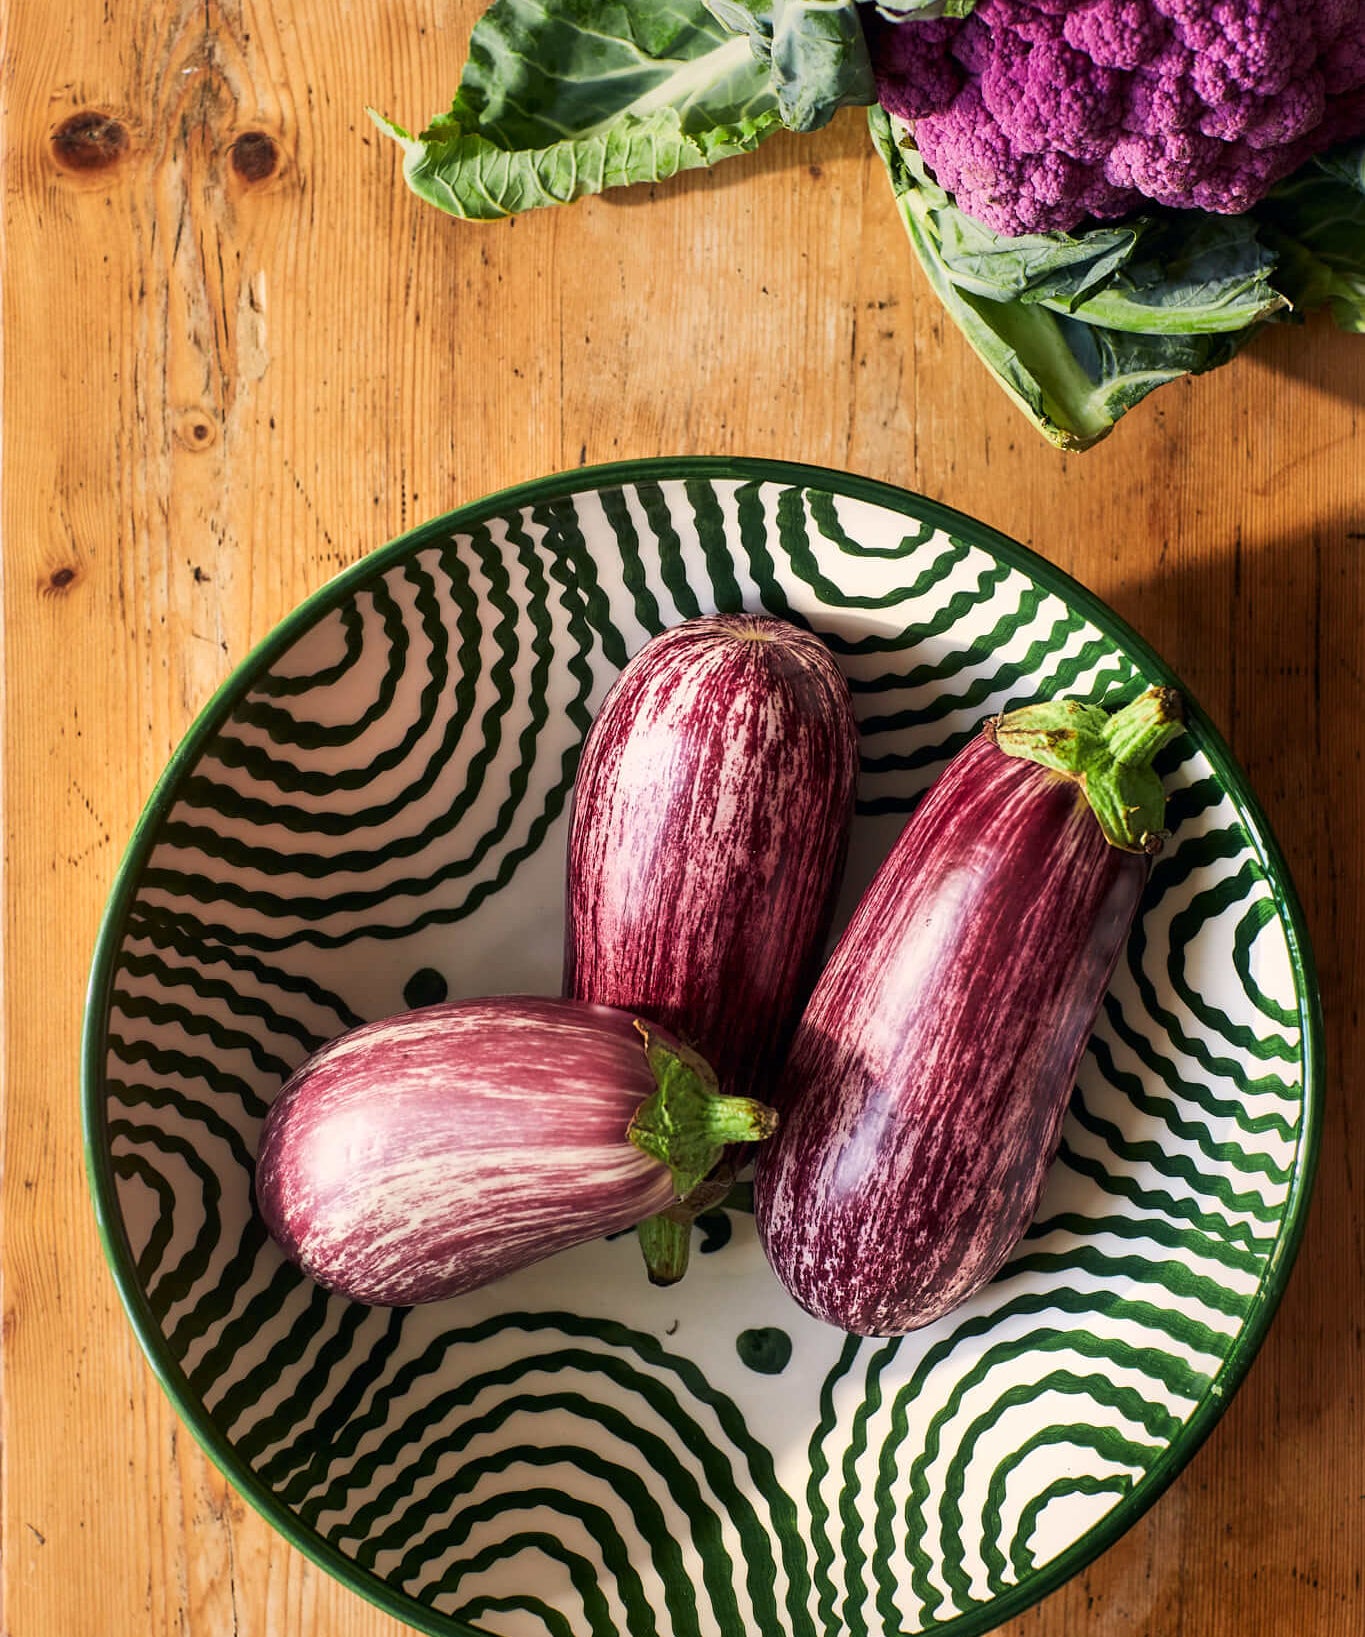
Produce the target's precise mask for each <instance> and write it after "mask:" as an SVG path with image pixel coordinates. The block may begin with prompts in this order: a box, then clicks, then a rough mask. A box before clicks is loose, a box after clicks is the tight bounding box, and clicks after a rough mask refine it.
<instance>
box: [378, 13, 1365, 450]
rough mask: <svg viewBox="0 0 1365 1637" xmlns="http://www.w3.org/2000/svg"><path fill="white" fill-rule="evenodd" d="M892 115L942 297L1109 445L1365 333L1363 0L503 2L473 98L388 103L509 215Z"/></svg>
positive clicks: (1031, 395)
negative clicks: (1303, 339)
mask: <svg viewBox="0 0 1365 1637" xmlns="http://www.w3.org/2000/svg"><path fill="white" fill-rule="evenodd" d="M850 104H861V105H864V106H869V110H870V111H869V115H868V118H869V123H870V128H871V133H872V138H873V141H874V143H875V145H876V148H877V151H878V152H879V153H880V155H881V157H882V159H883V161H884V162H885V165H886V169H887V173H888V175H889V177H890V179H891V184H892V189H893V193H894V196H895V200H896V204H897V208H898V209H899V211H900V214H901V217H902V220H903V221H904V224H905V228H906V231H907V233H908V235H909V239H910V243H911V245H912V246H913V248H914V250H915V252H916V254H917V255H918V257H919V259H920V261H921V263H922V265H923V267H924V269H925V272H926V273H927V275H928V277H929V279H930V282H931V283H932V285H933V288H934V289H935V291H936V292H937V293H938V295H939V297H940V299H941V300H942V301H943V304H944V306H945V307H946V308H947V310H948V312H949V313H950V314H951V316H952V317H953V319H954V320H955V321H956V323H957V324H958V325H959V326H960V327H961V329H962V331H963V332H964V334H965V335H966V336H967V338H968V340H969V341H970V343H971V345H972V346H973V347H974V348H975V350H976V351H977V353H978V354H979V355H980V357H981V358H982V359H983V360H984V362H985V363H986V364H987V366H988V367H989V368H990V369H991V371H992V372H993V373H994V375H995V377H996V379H997V380H998V381H999V382H1000V384H1001V386H1002V387H1003V388H1004V389H1005V391H1006V392H1007V393H1008V394H1009V396H1010V397H1011V398H1012V399H1013V400H1014V402H1015V403H1016V404H1017V405H1018V406H1019V407H1020V408H1021V409H1022V410H1023V411H1024V412H1025V413H1026V414H1027V415H1028V416H1029V418H1030V419H1031V420H1032V421H1033V423H1034V425H1035V426H1036V427H1037V428H1038V429H1039V430H1040V431H1041V432H1043V433H1044V435H1045V436H1047V437H1048V438H1049V439H1051V441H1052V442H1053V443H1055V444H1057V445H1059V446H1060V447H1062V448H1064V449H1085V448H1088V447H1089V446H1090V445H1091V444H1093V443H1095V442H1096V441H1097V440H1098V439H1100V438H1102V437H1104V436H1105V435H1106V434H1107V433H1108V432H1109V431H1110V430H1111V428H1112V427H1113V426H1114V424H1115V422H1116V421H1117V420H1118V419H1119V417H1120V416H1122V415H1123V414H1125V413H1126V412H1127V410H1129V409H1131V408H1132V407H1133V405H1134V404H1136V403H1138V402H1139V401H1140V400H1141V399H1142V398H1144V397H1145V396H1146V395H1147V394H1148V393H1149V392H1151V391H1152V390H1153V389H1154V388H1155V387H1158V386H1161V385H1162V384H1163V383H1165V382H1168V381H1173V380H1175V379H1177V378H1179V377H1180V376H1182V375H1194V374H1199V373H1200V372H1202V371H1204V370H1208V369H1212V368H1214V367H1216V366H1217V365H1220V364H1223V363H1226V362H1227V361H1228V359H1230V358H1231V357H1232V356H1233V355H1234V354H1235V353H1236V352H1237V351H1238V350H1239V349H1240V348H1241V347H1242V346H1243V345H1244V344H1245V342H1246V341H1247V340H1249V339H1250V338H1251V337H1252V336H1253V335H1255V334H1256V333H1257V332H1258V331H1259V330H1260V329H1261V327H1262V326H1263V325H1265V324H1267V323H1271V322H1280V321H1284V320H1286V319H1289V320H1297V319H1298V318H1300V316H1301V315H1302V314H1303V313H1305V312H1308V311H1310V310H1312V309H1314V308H1318V307H1328V308H1330V310H1331V311H1332V313H1333V315H1334V316H1335V318H1336V321H1337V323H1338V324H1339V325H1340V326H1341V327H1342V328H1343V329H1346V330H1354V331H1358V332H1365V0H876V3H875V4H860V3H857V0H492V4H491V5H490V6H489V7H488V9H487V11H486V12H485V13H484V14H483V16H482V17H481V18H480V19H479V21H478V23H477V24H476V25H475V28H474V31H473V34H472V36H471V38H470V43H469V55H468V61H467V63H466V66H465V69H464V73H463V75H462V77H461V80H460V85H459V88H458V90H457V92H456V95H455V98H454V101H453V102H452V104H451V107H450V109H449V111H448V112H446V113H443V114H440V115H438V116H437V117H436V118H435V119H434V120H432V122H431V123H430V125H428V126H427V128H426V129H425V130H423V131H422V132H421V133H420V134H418V135H413V134H411V133H409V132H408V131H406V130H404V129H403V128H402V127H401V126H399V125H396V124H394V123H393V122H392V121H390V120H387V119H383V118H381V117H380V116H379V115H377V114H376V115H375V116H374V117H375V119H376V122H377V123H378V124H379V125H380V127H381V129H383V130H384V131H385V132H386V133H387V134H388V135H390V136H392V137H393V138H394V139H395V140H396V141H397V142H398V143H399V144H400V145H401V147H402V150H403V173H404V176H405V178H406V180H407V182H408V184H409V186H410V187H411V188H412V189H413V191H414V192H415V193H417V194H418V195H419V196H420V197H422V198H424V199H426V200H428V201H429V202H431V203H432V204H435V205H437V206H438V207H439V208H440V209H442V210H444V211H447V212H449V213H450V214H451V215H454V216H460V217H464V218H467V219H475V220H484V221H487V220H490V219H494V218H497V217H502V216H509V215H513V214H515V213H518V212H520V211H524V210H530V209H533V208H536V207H538V206H542V205H552V204H566V203H568V202H570V201H571V200H574V199H577V198H580V197H582V196H583V195H585V194H592V193H599V192H601V191H603V190H604V189H606V188H613V187H620V186H625V185H628V184H630V183H635V182H658V181H662V180H665V179H667V178H668V177H671V176H673V175H675V174H677V173H678V172H679V171H683V170H689V169H694V168H697V167H702V166H709V165H714V164H716V163H718V162H719V161H720V160H723V159H726V158H728V157H730V156H731V155H734V154H740V153H746V152H749V151H750V150H752V149H753V148H755V147H756V146H757V145H758V144H759V143H760V142H762V141H764V140H766V138H767V137H768V136H770V135H771V134H772V133H773V132H774V131H779V130H784V129H785V130H792V131H810V130H815V129H817V128H819V127H820V126H821V125H823V124H825V123H826V122H827V121H828V120H829V119H830V118H831V116H832V115H833V114H834V113H835V112H836V110H838V109H839V108H841V107H845V106H848V105H850Z"/></svg>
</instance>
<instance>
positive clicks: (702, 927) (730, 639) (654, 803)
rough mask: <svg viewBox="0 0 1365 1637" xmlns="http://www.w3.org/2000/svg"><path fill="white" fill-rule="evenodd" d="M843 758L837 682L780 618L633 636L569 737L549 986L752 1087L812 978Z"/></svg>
mask: <svg viewBox="0 0 1365 1637" xmlns="http://www.w3.org/2000/svg"><path fill="white" fill-rule="evenodd" d="M857 772H858V734H857V725H856V723H855V721H854V718H853V708H852V704H851V701H850V698H849V691H848V685H847V683H846V682H845V681H844V678H843V675H842V673H841V672H840V670H839V668H838V666H837V665H836V664H835V661H834V658H833V656H832V654H831V653H830V651H829V649H828V648H827V647H825V645H824V644H823V643H822V642H821V641H820V640H819V638H818V637H815V636H813V635H811V633H810V632H808V631H803V630H801V629H800V628H799V627H797V626H795V625H792V624H790V623H789V622H787V621H785V620H779V619H774V618H771V617H770V616H767V615H755V614H715V615H709V616H703V617H700V618H697V619H693V620H689V621H687V622H686V623H685V624H683V625H678V626H674V627H673V628H671V629H670V630H667V631H664V632H662V633H661V634H660V635H658V636H656V637H655V638H653V639H652V641H650V642H648V643H646V644H645V646H644V647H643V648H642V649H641V650H640V651H639V652H638V653H637V654H636V655H635V657H634V658H633V659H632V660H631V661H630V663H629V664H628V665H627V666H626V668H625V669H624V671H622V673H621V675H620V676H619V677H618V678H617V680H616V682H615V684H614V686H613V687H612V689H611V691H610V692H609V694H608V695H607V698H606V700H605V701H604V703H603V705H602V708H601V710H600V711H599V713H598V715H597V718H596V720H595V721H594V723H593V725H592V728H591V730H590V731H589V733H588V736H587V739H586V741H585V743H584V746H583V753H582V757H581V760H580V762H579V767H578V774H577V779H576V781H575V785H574V797H573V813H572V818H571V823H570V832H569V858H568V882H567V917H566V935H565V962H564V992H565V993H566V994H568V995H572V996H574V997H576V998H577V999H580V1000H591V1001H596V1002H598V1003H599V1004H601V1005H604V1006H624V1007H627V1008H630V1009H632V1010H638V1011H640V1012H642V1013H643V1014H644V1015H645V1016H647V1017H650V1018H653V1019H655V1020H656V1021H657V1022H659V1023H661V1024H663V1025H665V1026H666V1027H667V1028H669V1029H672V1030H673V1031H674V1032H675V1033H676V1034H678V1035H679V1036H681V1037H682V1038H683V1039H685V1040H687V1041H689V1042H690V1043H691V1044H692V1045H693V1046H695V1047H696V1049H697V1050H698V1051H699V1052H701V1053H702V1055H703V1056H704V1057H705V1058H706V1059H707V1061H708V1062H709V1063H710V1064H711V1065H712V1067H713V1068H714V1069H715V1071H716V1076H717V1078H718V1080H719V1082H720V1085H721V1088H722V1090H724V1091H729V1092H737V1093H742V1094H744V1095H752V1096H756V1097H763V1096H765V1095H766V1094H767V1092H768V1090H769V1088H770V1087H771V1084H772V1079H773V1075H774V1073H775V1071H776V1069H777V1066H778V1065H779V1064H780V1062H781V1060H782V1057H783V1055H784V1054H785V1050H786V1046H787V1044H788V1042H789V1040H790V1036H791V1031H792V1029H793V1027H794V1026H795V1023H796V1019H797V1017H798V1015H799V1014H800V1011H801V1007H802V1005H803V1004H804V1003H805V999H806V996H807V995H808V994H809V992H810V988H811V986H812V985H813V983H814V981H815V977H816V969H817V963H818V961H819V958H820V954H821V952H822V945H823V942H824V940H825V937H826V934H827V933H828V931H829V923H830V918H831V916H832V914H833V908H834V897H835V894H836V892H837V889H838V885H839V878H840V875H841V873H842V870H843V864H844V857H845V853H846V850H847V845H848V830H849V824H850V822H851V819H852V815H853V797H854V786H855V784H856V781H857Z"/></svg>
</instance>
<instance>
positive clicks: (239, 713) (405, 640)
mask: <svg viewBox="0 0 1365 1637" xmlns="http://www.w3.org/2000/svg"><path fill="white" fill-rule="evenodd" d="M416 575H417V569H416V565H415V563H405V564H404V565H403V566H402V568H401V569H399V570H397V571H396V573H395V574H394V575H393V578H394V579H396V580H398V581H400V582H401V581H403V580H407V581H408V582H409V583H412V582H414V580H415V578H416ZM366 591H367V592H368V594H369V596H370V598H371V599H372V601H373V603H374V607H375V610H376V612H377V613H378V614H379V617H380V620H381V622H382V625H383V631H384V640H385V648H384V650H383V651H384V653H385V658H386V662H385V665H384V671H383V674H382V676H381V678H380V681H379V686H378V688H377V689H376V690H375V694H374V698H373V699H371V701H370V703H369V704H368V705H367V706H366V707H365V709H364V710H363V711H362V712H361V713H360V715H359V716H357V717H356V718H355V719H354V720H353V721H350V722H337V723H324V722H314V721H309V720H308V719H307V718H299V717H297V716H295V715H294V713H293V712H292V711H288V710H284V709H282V708H281V707H280V706H278V705H274V704H272V703H270V701H269V700H267V699H261V698H254V697H253V696H252V695H251V694H248V695H247V696H246V697H245V698H244V699H242V700H241V701H239V703H238V705H237V707H236V709H235V710H234V711H233V713H232V715H231V716H230V717H229V719H228V720H229V722H231V723H232V724H233V725H234V726H242V727H253V728H258V729H259V730H260V731H262V732H263V733H265V734H266V736H267V737H268V738H269V739H270V741H271V743H272V744H275V745H288V746H289V747H290V748H291V749H298V750H322V749H324V748H331V749H335V748H338V747H340V746H342V745H349V744H353V743H354V742H355V741H356V740H357V739H359V738H360V737H361V736H362V735H363V734H364V733H366V732H367V731H368V730H369V729H370V728H372V727H373V726H374V724H375V723H376V722H378V721H380V720H381V719H382V718H383V717H385V716H387V715H388V713H389V711H390V710H392V708H393V702H394V698H395V696H396V695H397V693H398V684H399V681H400V679H401V678H402V675H403V672H404V670H405V669H406V668H407V658H408V648H409V645H410V642H411V638H410V637H409V635H408V627H407V620H406V616H405V614H404V611H403V608H402V605H401V604H400V603H399V602H398V600H397V598H396V597H395V596H394V594H393V591H392V590H391V589H390V585H389V577H388V576H384V575H381V576H379V577H378V578H376V579H375V580H374V581H373V582H372V583H371V584H370V585H369V586H368V587H366ZM359 595H362V596H363V595H365V592H361V593H359ZM369 646H370V651H371V652H372V653H378V652H380V649H379V646H378V644H375V643H371V644H370V645H369ZM229 746H231V747H232V748H231V749H230V750H228V749H227V747H229ZM225 750H227V754H228V755H232V756H236V755H241V757H242V761H241V762H240V763H238V764H237V765H239V766H245V767H248V768H252V767H256V766H263V765H268V763H269V761H270V758H269V757H268V756H266V755H265V753H264V752H263V751H262V750H261V749H260V747H259V746H257V745H255V744H253V743H251V742H250V741H248V740H243V739H239V738H237V736H236V735H235V734H232V733H230V732H228V731H227V730H226V729H225V730H224V731H223V733H222V734H220V736H219V738H218V740H217V741H216V742H215V744H214V747H213V752H212V753H213V754H215V755H218V756H219V757H223V759H226V757H224V751H225Z"/></svg>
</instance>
